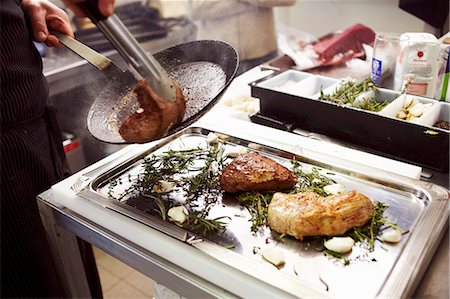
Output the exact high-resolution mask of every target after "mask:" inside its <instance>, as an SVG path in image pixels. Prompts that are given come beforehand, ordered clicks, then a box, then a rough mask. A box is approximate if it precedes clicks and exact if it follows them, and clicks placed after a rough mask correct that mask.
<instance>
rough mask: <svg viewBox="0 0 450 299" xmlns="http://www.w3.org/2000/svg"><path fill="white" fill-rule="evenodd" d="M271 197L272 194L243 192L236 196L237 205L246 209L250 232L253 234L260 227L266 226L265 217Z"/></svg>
mask: <svg viewBox="0 0 450 299" xmlns="http://www.w3.org/2000/svg"><path fill="white" fill-rule="evenodd" d="M272 195H273V194H272V193H260V192H245V193H243V194H241V195H239V196H238V200H239V203H240V204H241V205H242V206H244V207H246V208H247V210H248V211H249V213H250V216H251V218H250V221H251V222H252V227H251V230H252V231H253V232H255V231H257V230H258V228H259V227H260V226H265V225H267V215H268V209H269V203H270V201H271V200H272Z"/></svg>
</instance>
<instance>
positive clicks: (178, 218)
mask: <svg viewBox="0 0 450 299" xmlns="http://www.w3.org/2000/svg"><path fill="white" fill-rule="evenodd" d="M188 215H189V212H188V210H187V209H186V208H185V207H184V206H178V207H173V208H170V209H169V211H168V212H167V216H169V220H171V221H174V222H176V223H178V224H183V223H184V222H185V221H186V220H187V219H188Z"/></svg>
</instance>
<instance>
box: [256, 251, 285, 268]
mask: <svg viewBox="0 0 450 299" xmlns="http://www.w3.org/2000/svg"><path fill="white" fill-rule="evenodd" d="M261 255H262V257H263V258H264V259H265V260H266V261H268V262H269V263H271V264H272V265H274V266H276V267H279V266H282V265H284V263H285V262H286V260H285V258H284V254H283V252H281V250H279V249H276V248H264V249H263V250H262V251H261Z"/></svg>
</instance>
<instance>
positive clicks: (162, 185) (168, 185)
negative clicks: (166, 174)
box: [153, 180, 177, 193]
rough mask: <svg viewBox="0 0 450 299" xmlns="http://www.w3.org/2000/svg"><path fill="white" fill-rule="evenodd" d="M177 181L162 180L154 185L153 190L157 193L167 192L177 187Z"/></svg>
mask: <svg viewBox="0 0 450 299" xmlns="http://www.w3.org/2000/svg"><path fill="white" fill-rule="evenodd" d="M176 185H177V183H175V182H168V181H163V180H160V181H158V183H157V184H155V185H153V191H155V192H156V193H167V192H170V191H172V190H173V189H175V186H176Z"/></svg>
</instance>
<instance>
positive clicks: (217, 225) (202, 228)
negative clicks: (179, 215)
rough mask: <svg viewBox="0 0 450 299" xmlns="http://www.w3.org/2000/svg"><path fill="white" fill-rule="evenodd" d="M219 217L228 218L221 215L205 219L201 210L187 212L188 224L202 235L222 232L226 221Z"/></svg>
mask: <svg viewBox="0 0 450 299" xmlns="http://www.w3.org/2000/svg"><path fill="white" fill-rule="evenodd" d="M221 219H230V217H226V216H222V217H217V218H214V219H206V218H205V215H204V213H203V212H202V211H194V212H192V213H189V225H190V227H191V229H192V230H193V231H194V232H196V233H198V234H200V235H202V236H207V235H209V234H211V233H222V232H224V231H225V229H226V223H225V222H223V221H221Z"/></svg>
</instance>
